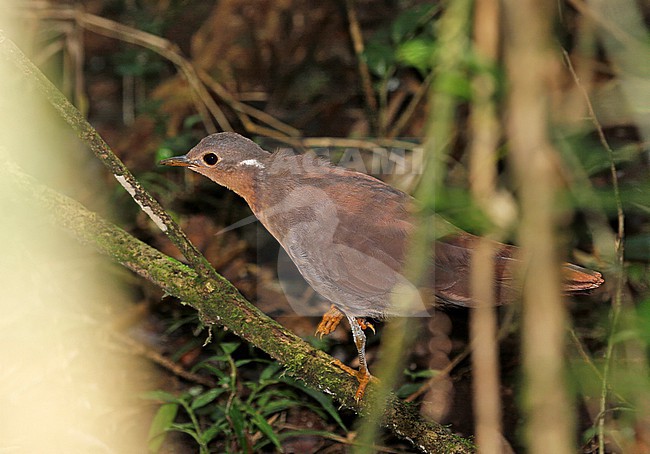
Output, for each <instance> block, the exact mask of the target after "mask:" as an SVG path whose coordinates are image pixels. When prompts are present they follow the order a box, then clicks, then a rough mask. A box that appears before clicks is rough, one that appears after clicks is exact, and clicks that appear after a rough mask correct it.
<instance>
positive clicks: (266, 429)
mask: <svg viewBox="0 0 650 454" xmlns="http://www.w3.org/2000/svg"><path fill="white" fill-rule="evenodd" d="M248 414H249V415H250V416H251V421H252V422H253V424H254V425H255V426H256V427H257V428H258V429H259V430H260V432H262V433H263V434H264V435H266V437H267V438H268V439H269V440H271V442H273V444H274V445H275V446H277V447H278V448H282V446H281V445H280V440H279V439H278V436H277V434H276V433H275V431H274V430H273V427H271V425H270V424H269V423H268V422H267V421H266V419H264V417H263V416H262V415H260V414H259V413H257V412H256V411H254V410H253V409H250V410H249V411H248Z"/></svg>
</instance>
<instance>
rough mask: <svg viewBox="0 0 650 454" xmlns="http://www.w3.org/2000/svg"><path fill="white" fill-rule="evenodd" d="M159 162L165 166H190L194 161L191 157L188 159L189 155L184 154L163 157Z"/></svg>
mask: <svg viewBox="0 0 650 454" xmlns="http://www.w3.org/2000/svg"><path fill="white" fill-rule="evenodd" d="M158 164H160V165H163V166H176V167H189V166H191V165H192V164H193V162H192V161H191V160H190V159H188V157H187V155H183V156H174V157H173V158H167V159H163V160H162V161H160V162H159V163H158Z"/></svg>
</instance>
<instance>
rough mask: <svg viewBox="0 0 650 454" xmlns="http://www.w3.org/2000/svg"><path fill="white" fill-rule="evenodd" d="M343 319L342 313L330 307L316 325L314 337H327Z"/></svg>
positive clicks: (334, 307)
mask: <svg viewBox="0 0 650 454" xmlns="http://www.w3.org/2000/svg"><path fill="white" fill-rule="evenodd" d="M343 317H344V315H343V312H341V311H340V310H338V309H337V308H336V306H334V305H332V307H330V310H328V311H327V312H325V314H324V315H323V318H322V320H321V321H320V323H319V324H318V328H316V335H317V336H319V337H320V338H321V339H322V338H323V336H327V335H328V334H330V333H331V332H332V331H334V330H335V329H336V327H337V326H339V323H340V322H341V319H343Z"/></svg>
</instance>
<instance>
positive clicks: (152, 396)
mask: <svg viewBox="0 0 650 454" xmlns="http://www.w3.org/2000/svg"><path fill="white" fill-rule="evenodd" d="M140 397H141V398H143V399H147V400H159V401H162V402H168V403H176V402H178V401H179V398H178V397H176V396H175V395H173V394H171V393H168V392H167V391H160V390H155V391H147V392H145V393H142V394H141V395H140Z"/></svg>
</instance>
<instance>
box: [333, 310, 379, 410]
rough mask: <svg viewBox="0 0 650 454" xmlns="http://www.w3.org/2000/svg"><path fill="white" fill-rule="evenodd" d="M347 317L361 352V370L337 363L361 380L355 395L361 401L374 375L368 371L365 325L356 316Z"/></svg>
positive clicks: (336, 362)
mask: <svg viewBox="0 0 650 454" xmlns="http://www.w3.org/2000/svg"><path fill="white" fill-rule="evenodd" d="M347 319H348V322H349V323H350V328H352V337H353V338H354V344H355V345H356V347H357V352H358V354H359V370H358V371H356V370H354V369H352V368H350V367H348V366H346V365H345V364H343V363H341V362H340V361H338V360H337V361H335V364H336V365H337V366H339V367H340V368H341V369H343V370H344V371H346V372H347V373H349V374H350V375H352V376H354V377H356V378H357V380H358V381H359V387H358V388H357V392H356V393H355V395H354V400H356V401H357V402H359V401H360V400H361V399H362V398H363V395H364V394H365V392H366V386H368V383H369V382H370V379H371V378H373V377H372V376H371V375H370V372H369V371H368V364H367V362H366V335H365V333H364V332H363V327H362V325H361V323H359V320H358V319H356V318H354V317H347Z"/></svg>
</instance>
